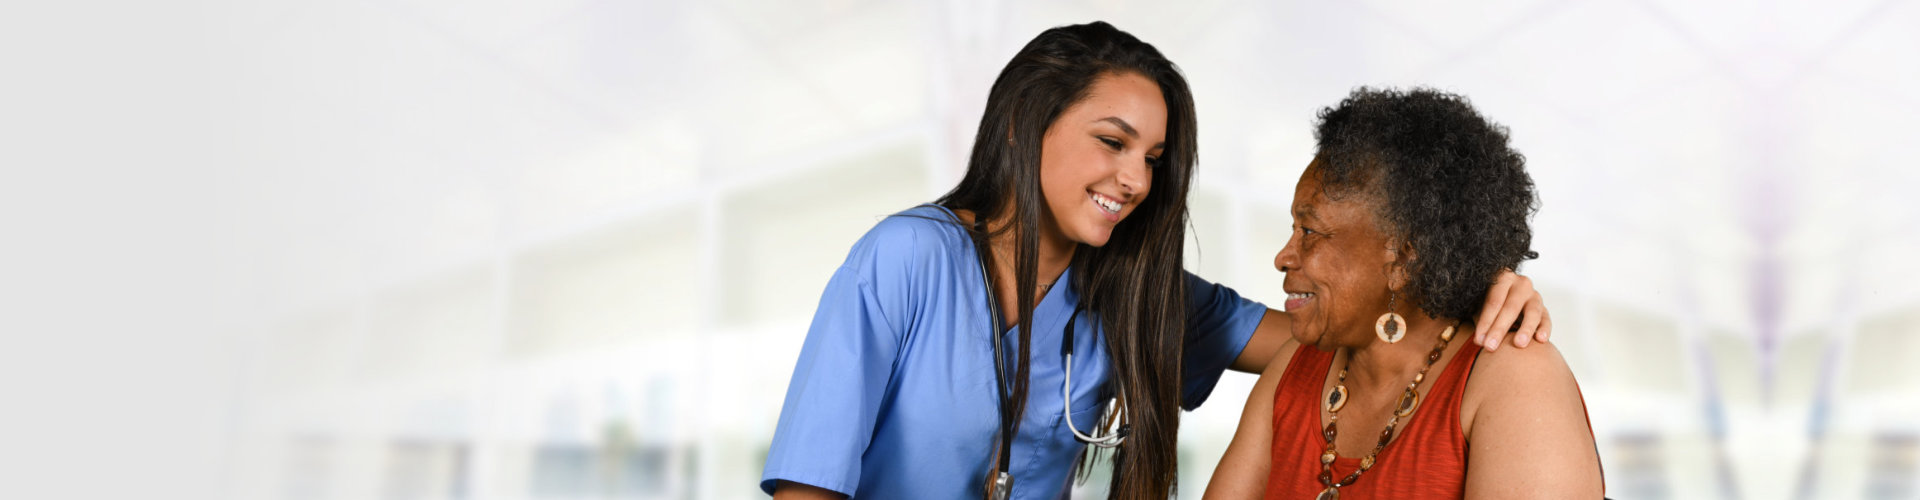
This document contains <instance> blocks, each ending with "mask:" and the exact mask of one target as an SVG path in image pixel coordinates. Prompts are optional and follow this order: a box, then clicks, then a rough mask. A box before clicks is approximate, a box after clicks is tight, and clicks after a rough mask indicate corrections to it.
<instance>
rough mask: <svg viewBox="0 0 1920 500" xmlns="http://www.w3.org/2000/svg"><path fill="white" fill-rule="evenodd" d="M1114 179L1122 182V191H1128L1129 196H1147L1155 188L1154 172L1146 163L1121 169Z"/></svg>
mask: <svg viewBox="0 0 1920 500" xmlns="http://www.w3.org/2000/svg"><path fill="white" fill-rule="evenodd" d="M1114 179H1116V180H1118V181H1119V182H1120V189H1124V190H1126V192H1127V195H1128V196H1139V195H1141V194H1145V193H1146V192H1147V189H1148V188H1150V187H1152V186H1153V172H1152V171H1151V169H1149V168H1147V165H1146V164H1145V163H1144V162H1143V163H1142V164H1140V165H1137V166H1131V167H1121V168H1120V172H1118V173H1117V174H1115V175H1114Z"/></svg>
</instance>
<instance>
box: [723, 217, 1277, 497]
mask: <svg viewBox="0 0 1920 500" xmlns="http://www.w3.org/2000/svg"><path fill="white" fill-rule="evenodd" d="M977 262H978V261H977V255H976V253H975V248H974V246H973V242H972V240H971V239H970V238H969V237H968V235H967V233H966V231H965V230H964V229H962V226H960V225H959V223H958V222H957V219H956V218H955V217H954V216H953V214H952V212H950V211H948V210H946V209H945V208H942V207H938V206H933V205H922V206H919V207H915V208H912V209H909V210H906V211H904V212H901V213H898V214H895V215H893V216H890V217H887V218H885V219H883V220H881V221H880V223H879V224H877V225H875V226H874V228H873V229H872V230H870V231H868V232H867V234H866V235H865V236H864V237H862V238H861V239H860V241H859V242H857V243H855V244H854V246H853V250H852V251H851V252H849V253H848V256H847V260H846V262H845V263H843V264H842V265H841V266H840V268H839V269H838V270H836V271H835V272H834V274H833V278H832V279H830V280H829V281H828V283H827V287H826V291H825V292H824V293H823V294H822V295H821V298H820V305H819V307H818V309H816V310H815V312H814V317H813V323H812V325H811V327H809V329H808V331H807V338H806V341H805V343H804V344H803V346H802V347H801V350H800V359H799V362H798V363H797V364H796V365H795V367H794V372H793V378H792V381H791V382H790V384H789V385H788V387H787V395H786V402H785V404H784V405H783V406H782V407H781V410H780V420H779V424H778V427H777V428H776V429H775V431H774V439H773V444H772V447H771V448H770V449H769V450H768V454H767V463H766V469H765V471H764V473H763V474H762V476H761V484H760V486H761V489H762V490H763V491H766V492H767V493H769V494H771V493H772V492H773V488H774V486H775V485H776V482H777V481H781V480H784V481H790V482H796V483H803V484H808V485H812V486H817V487H821V488H825V489H829V490H833V491H837V492H840V493H843V494H846V495H848V496H850V497H853V498H883V499H884V498H936V499H937V498H950V499H956V500H957V499H977V498H979V497H980V496H981V487H982V485H983V484H984V480H985V478H986V475H987V473H988V467H989V463H990V462H991V460H992V458H993V457H992V454H993V452H994V447H995V446H996V439H995V437H996V433H997V432H998V431H999V424H1000V420H999V416H998V414H997V412H998V404H999V403H998V399H997V398H996V397H995V395H994V393H995V391H997V389H996V386H995V380H994V367H993V346H992V344H990V343H988V342H989V340H988V337H989V336H990V335H995V333H994V332H996V331H997V337H998V339H996V340H997V341H998V342H1001V345H1002V346H1003V348H1004V349H1005V350H1006V351H1007V352H1009V353H1017V352H1018V351H1017V350H1016V349H1018V348H1019V346H1018V342H1019V341H1018V334H1017V330H1015V329H1011V328H1009V329H1004V330H1001V329H997V328H995V327H994V326H989V325H991V324H994V323H997V322H998V321H997V320H996V319H993V318H991V317H990V316H991V315H990V313H989V311H988V305H987V300H988V298H987V297H988V292H987V290H986V288H985V284H984V282H983V281H982V279H981V278H982V277H981V274H980V268H979V265H978V263H977ZM1073 272H1074V270H1073V269H1072V268H1068V269H1067V270H1066V271H1065V272H1063V273H1061V275H1060V277H1059V278H1058V279H1057V280H1056V281H1055V283H1056V284H1055V285H1054V286H1053V287H1051V288H1050V289H1049V290H1048V291H1047V292H1046V294H1045V295H1044V296H1043V297H1042V298H1041V299H1040V302H1039V303H1038V304H1037V305H1036V306H1035V308H1034V311H1033V316H1032V317H1031V318H1027V321H1030V322H1031V324H1032V327H1033V333H1032V339H1031V340H1032V345H1031V346H1030V349H1031V351H1032V353H1033V354H1032V361H1031V365H1030V368H1029V370H1030V374H1029V375H1030V378H1029V389H1028V394H1027V404H1026V413H1025V414H1024V415H1023V416H1022V421H1021V424H1020V430H1019V431H1018V433H1017V435H1016V437H1015V439H1014V441H1013V447H1012V450H1011V452H1012V455H1011V456H1012V459H1011V460H1010V461H1009V464H1010V466H1011V473H1012V475H1013V477H1014V488H1013V491H1012V495H1010V498H1015V499H1053V498H1064V497H1065V495H1066V493H1067V492H1068V488H1069V484H1070V482H1069V481H1068V479H1069V477H1068V476H1069V475H1070V474H1071V471H1072V468H1073V459H1074V457H1075V456H1076V455H1078V454H1079V452H1080V450H1081V449H1082V448H1083V447H1084V446H1085V445H1084V444H1081V443H1080V442H1078V441H1076V440H1074V437H1073V434H1072V433H1071V432H1069V431H1068V430H1067V429H1066V425H1065V423H1064V419H1066V418H1072V419H1073V422H1074V425H1075V426H1078V427H1079V428H1081V429H1089V428H1092V427H1093V426H1094V424H1095V423H1096V421H1097V420H1098V418H1099V413H1100V411H1101V410H1102V409H1104V408H1105V407H1106V404H1107V402H1108V400H1109V398H1110V397H1111V396H1112V393H1111V390H1110V387H1109V384H1108V380H1109V375H1110V373H1109V370H1110V366H1109V365H1108V360H1107V356H1106V339H1105V338H1104V336H1103V335H1100V334H1098V332H1097V331H1095V328H1093V325H1095V324H1097V322H1096V321H1089V320H1088V318H1081V319H1080V320H1079V321H1076V322H1075V323H1074V328H1075V333H1074V343H1073V346H1072V347H1071V349H1072V350H1073V354H1074V356H1073V359H1074V363H1073V381H1074V383H1073V392H1074V394H1073V404H1074V405H1075V406H1076V408H1072V409H1068V408H1064V407H1063V406H1064V405H1065V402H1064V401H1063V398H1062V397H1061V392H1060V388H1061V386H1062V383H1064V382H1065V380H1064V377H1065V373H1064V368H1065V366H1064V359H1062V358H1061V356H1060V344H1061V339H1062V332H1063V329H1064V328H1065V326H1066V324H1067V320H1068V317H1069V316H1070V315H1071V314H1072V312H1073V307H1074V305H1075V304H1077V303H1079V300H1080V297H1079V291H1078V290H1074V289H1073V287H1072V286H1071V283H1072V279H1071V277H1072V273H1073ZM1186 279H1187V286H1188V293H1189V301H1188V304H1189V307H1188V313H1187V314H1188V329H1187V332H1186V345H1185V349H1184V350H1185V351H1186V358H1185V359H1184V364H1183V369H1182V377H1181V388H1182V397H1181V406H1182V407H1184V408H1186V409H1189V410H1191V409H1193V408H1194V407H1196V406H1198V405H1199V404H1200V403H1201V402H1202V401H1204V400H1206V398H1207V395H1208V394H1209V393H1210V392H1211V391H1212V390H1213V386H1214V384H1215V382H1217V381H1218V380H1219V378H1220V374H1221V373H1222V372H1223V371H1224V370H1225V369H1226V367H1227V365H1228V364H1229V363H1231V362H1232V361H1233V359H1234V358H1235V357H1238V356H1239V354H1240V350H1241V349H1242V348H1244V347H1245V346H1246V343H1247V340H1248V339H1250V338H1252V336H1253V330H1254V328H1255V327H1256V326H1257V325H1258V324H1259V321H1260V318H1261V317H1262V316H1263V315H1264V314H1265V313H1266V306H1263V305H1261V304H1259V303H1257V302H1253V301H1250V300H1246V299H1244V298H1242V297H1240V295H1239V294H1237V293H1235V292H1234V291H1233V290H1232V289H1229V288H1227V287H1224V286H1219V285H1215V284H1212V283H1208V282H1206V281H1204V280H1201V279H1200V278H1198V277H1196V276H1193V275H1192V274H1187V275H1186ZM1081 314H1082V315H1083V316H1084V315H1086V314H1088V313H1086V312H1084V311H1083V312H1082V313H1081ZM1010 356H1011V355H1010Z"/></svg>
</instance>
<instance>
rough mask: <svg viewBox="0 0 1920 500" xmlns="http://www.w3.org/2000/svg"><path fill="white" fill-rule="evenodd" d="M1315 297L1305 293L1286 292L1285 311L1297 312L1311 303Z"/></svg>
mask: <svg viewBox="0 0 1920 500" xmlns="http://www.w3.org/2000/svg"><path fill="white" fill-rule="evenodd" d="M1314 298H1315V295H1314V294H1312V293H1307V292H1287V303H1286V309H1287V311H1289V312H1291V311H1297V310H1300V308H1302V307H1306V306H1307V304H1309V303H1311V302H1313V299H1314Z"/></svg>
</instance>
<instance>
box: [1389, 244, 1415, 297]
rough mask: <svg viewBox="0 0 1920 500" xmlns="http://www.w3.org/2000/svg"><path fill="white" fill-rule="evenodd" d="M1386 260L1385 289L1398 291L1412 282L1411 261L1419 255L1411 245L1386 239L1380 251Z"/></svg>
mask: <svg viewBox="0 0 1920 500" xmlns="http://www.w3.org/2000/svg"><path fill="white" fill-rule="evenodd" d="M1382 251H1383V252H1384V254H1385V257H1386V260H1387V289H1388V290H1393V291H1396V292H1398V291H1400V290H1402V289H1405V288H1406V286H1407V284H1408V283H1411V282H1412V281H1413V273H1412V271H1410V270H1411V269H1412V268H1413V261H1414V260H1415V259H1417V258H1419V256H1420V255H1419V253H1418V252H1415V251H1414V250H1413V245H1412V244H1409V243H1408V242H1406V241H1404V240H1401V239H1399V238H1388V239H1387V246H1386V248H1384V249H1383V250H1382Z"/></svg>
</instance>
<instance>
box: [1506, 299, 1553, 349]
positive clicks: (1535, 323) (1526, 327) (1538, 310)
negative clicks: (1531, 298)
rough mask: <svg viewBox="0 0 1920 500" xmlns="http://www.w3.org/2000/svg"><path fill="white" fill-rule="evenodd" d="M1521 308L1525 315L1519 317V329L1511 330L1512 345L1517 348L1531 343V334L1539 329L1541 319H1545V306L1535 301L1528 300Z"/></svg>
mask: <svg viewBox="0 0 1920 500" xmlns="http://www.w3.org/2000/svg"><path fill="white" fill-rule="evenodd" d="M1523 310H1524V311H1525V315H1523V316H1521V317H1520V329H1518V330H1514V332H1513V346H1514V347H1519V348H1526V347H1527V344H1530V343H1533V341H1534V337H1533V336H1534V335H1535V334H1536V332H1539V331H1540V322H1541V320H1544V319H1546V317H1545V313H1546V310H1547V308H1546V307H1545V306H1542V305H1540V303H1539V302H1538V301H1535V302H1528V303H1527V306H1526V308H1524V309H1523Z"/></svg>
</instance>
